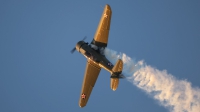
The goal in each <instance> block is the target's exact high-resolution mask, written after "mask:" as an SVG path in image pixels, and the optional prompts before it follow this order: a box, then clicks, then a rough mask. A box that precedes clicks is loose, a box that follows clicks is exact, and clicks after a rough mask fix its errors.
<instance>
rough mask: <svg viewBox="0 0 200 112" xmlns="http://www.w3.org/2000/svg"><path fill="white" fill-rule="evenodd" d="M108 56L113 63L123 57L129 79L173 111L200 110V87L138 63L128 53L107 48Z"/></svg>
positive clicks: (192, 111) (197, 111)
mask: <svg viewBox="0 0 200 112" xmlns="http://www.w3.org/2000/svg"><path fill="white" fill-rule="evenodd" d="M105 55H106V57H107V58H108V59H109V60H111V61H112V62H113V63H115V62H116V61H117V59H119V58H121V59H122V60H123V62H124V69H123V73H124V75H125V76H126V77H127V79H128V80H129V81H130V82H132V83H133V84H134V85H136V86H137V87H138V88H140V89H142V90H144V91H145V92H146V93H147V94H149V95H150V96H152V97H153V98H154V99H156V100H158V101H159V102H160V104H161V105H163V106H165V107H167V108H169V109H170V111H172V112H200V89H199V88H193V87H192V86H191V83H190V82H188V81H186V80H177V79H176V78H175V77H173V76H172V75H170V74H168V73H167V71H166V70H163V71H160V70H158V69H156V68H153V67H151V66H149V65H146V64H145V63H144V62H143V61H138V62H137V63H136V62H135V61H134V60H132V59H131V58H130V57H128V56H126V54H121V53H119V54H117V52H116V51H113V50H110V49H105Z"/></svg>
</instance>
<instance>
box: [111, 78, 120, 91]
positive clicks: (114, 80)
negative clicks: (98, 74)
mask: <svg viewBox="0 0 200 112" xmlns="http://www.w3.org/2000/svg"><path fill="white" fill-rule="evenodd" d="M118 84H119V78H110V88H111V89H112V90H113V91H115V90H116V89H117V87H118Z"/></svg>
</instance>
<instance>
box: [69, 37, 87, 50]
mask: <svg viewBox="0 0 200 112" xmlns="http://www.w3.org/2000/svg"><path fill="white" fill-rule="evenodd" d="M86 38H87V37H86V36H85V37H84V38H83V39H82V41H84V40H85V39H86ZM74 51H76V47H74V48H73V49H72V50H71V53H72V54H73V53H74Z"/></svg>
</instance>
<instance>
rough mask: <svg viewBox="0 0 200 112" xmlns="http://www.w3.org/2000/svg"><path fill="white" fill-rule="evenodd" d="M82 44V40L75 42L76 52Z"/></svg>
mask: <svg viewBox="0 0 200 112" xmlns="http://www.w3.org/2000/svg"><path fill="white" fill-rule="evenodd" d="M83 44H85V42H84V41H79V42H78V43H77V44H76V50H77V51H78V52H80V51H79V49H80V48H81V46H82V45H83Z"/></svg>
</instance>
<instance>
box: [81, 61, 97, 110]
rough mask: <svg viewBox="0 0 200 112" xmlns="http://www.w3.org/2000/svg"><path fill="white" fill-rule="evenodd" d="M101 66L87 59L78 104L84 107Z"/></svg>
mask: <svg viewBox="0 0 200 112" xmlns="http://www.w3.org/2000/svg"><path fill="white" fill-rule="evenodd" d="M100 71H101V68H100V67H99V65H97V64H95V63H94V62H93V61H91V60H90V59H88V60H87V65H86V70H85V76H84V79H83V84H82V90H81V94H80V100H79V106H80V107H84V106H85V105H86V104H87V101H88V99H89V97H90V94H91V92H92V89H93V87H94V85H95V82H96V80H97V78H98V76H99V72H100Z"/></svg>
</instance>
